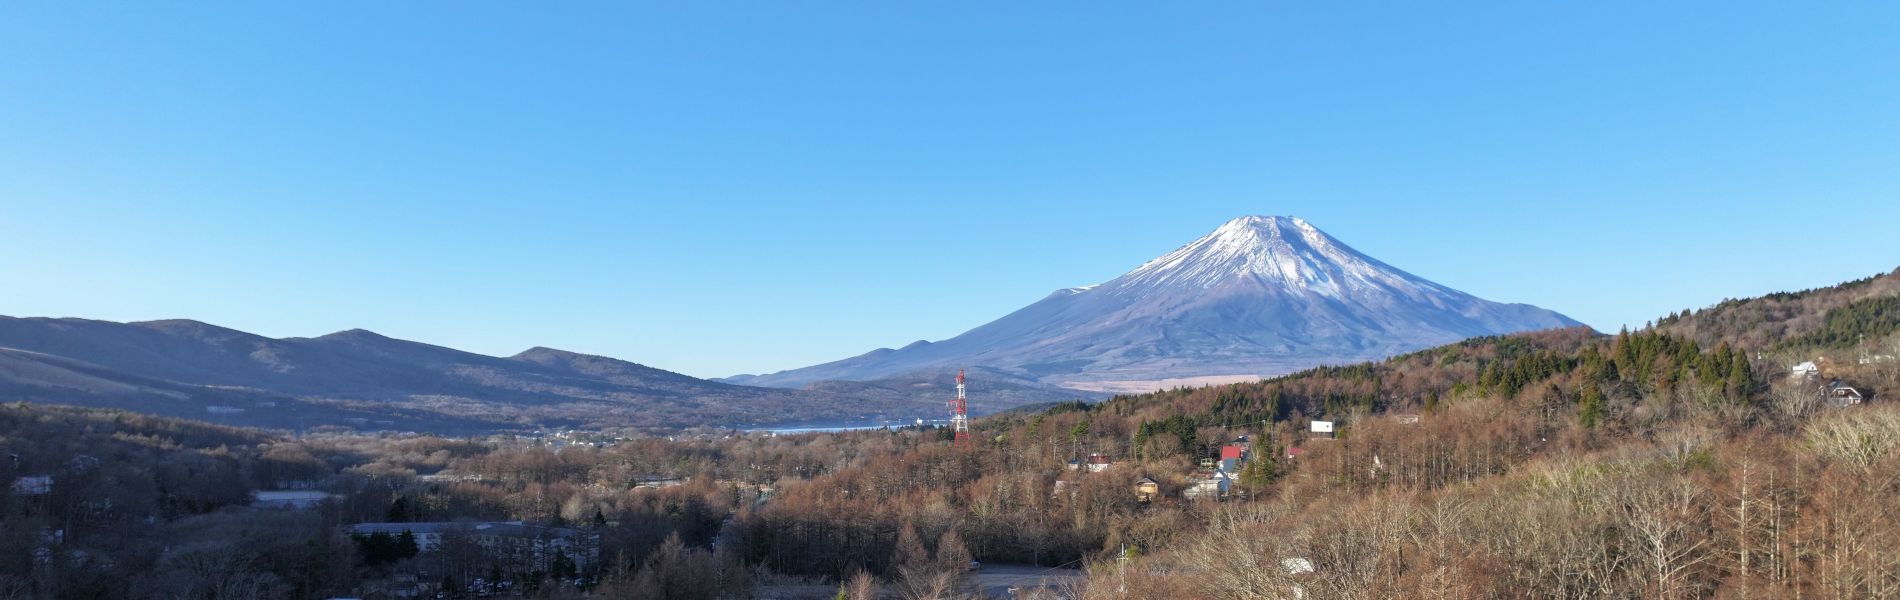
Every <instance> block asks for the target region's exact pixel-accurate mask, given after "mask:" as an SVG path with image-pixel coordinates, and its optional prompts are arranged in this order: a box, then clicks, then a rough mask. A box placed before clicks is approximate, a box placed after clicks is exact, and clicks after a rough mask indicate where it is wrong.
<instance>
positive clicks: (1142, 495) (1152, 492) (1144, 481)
mask: <svg viewBox="0 0 1900 600" xmlns="http://www.w3.org/2000/svg"><path fill="white" fill-rule="evenodd" d="M1160 494H1161V485H1160V484H1158V483H1155V480H1154V478H1153V477H1146V476H1144V477H1142V478H1141V479H1136V480H1135V501H1136V502H1140V503H1142V504H1147V503H1149V502H1153V501H1154V499H1155V496H1158V495H1160Z"/></svg>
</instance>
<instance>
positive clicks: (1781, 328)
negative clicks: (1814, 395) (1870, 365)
mask: <svg viewBox="0 0 1900 600" xmlns="http://www.w3.org/2000/svg"><path fill="white" fill-rule="evenodd" d="M1656 327H1657V328H1658V329H1660V330H1662V331H1665V332H1668V333H1671V334H1674V335H1679V336H1683V337H1686V338H1689V339H1692V340H1695V341H1697V342H1699V343H1701V344H1703V345H1710V344H1715V343H1718V342H1728V343H1730V344H1734V345H1739V346H1747V347H1750V348H1758V349H1760V350H1762V351H1765V352H1773V351H1788V352H1794V353H1796V354H1797V355H1800V354H1804V353H1813V352H1820V353H1822V354H1829V353H1839V352H1843V351H1853V352H1854V353H1855V354H1856V355H1857V354H1858V351H1860V350H1863V349H1864V350H1866V351H1868V352H1869V353H1874V354H1892V353H1893V350H1894V345H1893V340H1892V337H1893V334H1894V333H1895V332H1896V331H1900V269H1895V270H1894V271H1892V272H1890V273H1887V274H1885V275H1877V276H1874V277H1868V278H1866V279H1859V280H1855V281H1850V282H1847V283H1843V284H1840V285H1836V286H1831V287H1824V288H1816V289H1811V290H1802V291H1799V292H1781V293H1775V294H1769V295H1766V296H1762V297H1760V298H1750V299H1746V300H1723V301H1722V302H1720V303H1717V304H1715V305H1714V306H1710V307H1707V308H1703V309H1701V310H1690V309H1683V311H1682V312H1680V313H1676V314H1672V315H1666V316H1664V317H1663V318H1661V319H1658V320H1657V321H1656ZM1843 357H1845V356H1843Z"/></svg>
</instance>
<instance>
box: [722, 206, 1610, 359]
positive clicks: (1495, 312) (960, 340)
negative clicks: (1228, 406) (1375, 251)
mask: <svg viewBox="0 0 1900 600" xmlns="http://www.w3.org/2000/svg"><path fill="white" fill-rule="evenodd" d="M1579 325H1582V324H1581V323H1579V322H1577V321H1575V320H1573V319H1570V318H1569V317H1566V316H1563V315H1561V314H1559V313H1556V312H1553V311H1549V310H1545V309H1542V308H1538V307H1535V306H1531V305H1528V304H1514V303H1499V302H1491V301H1488V300H1484V299H1481V298H1477V297H1475V296H1472V295H1470V294H1466V293H1464V292H1460V291H1458V290H1454V289H1452V288H1449V287H1446V286H1443V285H1440V284H1437V283H1434V282H1431V281H1429V280H1426V279H1424V278H1421V277H1418V276H1415V275H1412V274H1410V273H1407V272H1405V271H1402V270H1400V269H1397V268H1396V267H1392V266H1391V265H1388V264H1386V263H1384V262H1381V261H1378V260H1376V259H1373V258H1371V257H1368V256H1366V255H1364V254H1361V253H1359V252H1358V251H1356V250H1354V249H1352V248H1351V247H1349V246H1347V245H1345V244H1344V243H1343V242H1340V241H1338V240H1337V239H1335V238H1333V237H1332V236H1330V235H1327V234H1326V233H1325V232H1323V231H1321V230H1320V229H1319V228H1318V227H1315V226H1313V225H1312V224H1311V223H1308V222H1306V221H1305V220H1304V219H1300V218H1298V217H1274V216H1246V217H1240V218H1236V219H1233V220H1230V221H1228V222H1226V223H1224V224H1222V225H1221V226H1220V227H1219V228H1216V229H1215V230H1214V231H1213V232H1211V233H1209V234H1207V235H1204V236H1202V237H1201V238H1199V239H1196V240H1194V241H1193V242H1190V243H1188V244H1186V245H1183V246H1181V247H1179V248H1177V249H1175V250H1174V251H1172V252H1169V253H1167V254H1163V255H1162V256H1160V257H1157V258H1155V259H1152V260H1149V261H1147V262H1145V263H1143V264H1142V265H1140V266H1138V267H1136V268H1135V269H1133V270H1131V271H1128V272H1127V273H1124V274H1123V275H1121V276H1118V277H1116V278H1114V279H1111V280H1109V281H1106V282H1103V283H1100V284H1096V285H1092V286H1081V287H1070V288H1060V289H1057V290H1056V291H1054V292H1052V293H1051V294H1049V295H1048V296H1046V297H1044V298H1043V299H1042V300H1039V301H1037V302H1035V303H1032V304H1030V305H1028V306H1025V307H1023V308H1021V309H1018V310H1016V311H1014V312H1012V313H1010V314H1007V315H1004V316H1002V317H1001V318H998V319H996V320H994V321H991V322H989V323H986V324H983V325H980V326H977V327H975V328H972V329H970V330H969V331H966V332H964V333H962V334H959V335H957V336H955V337H952V338H949V339H945V340H939V341H935V342H916V343H912V344H909V345H907V346H905V347H903V348H899V349H889V348H881V349H878V350H873V351H871V352H867V353H865V354H861V355H858V356H854V357H850V358H846V359H842V360H837V361H832V362H828V363H821V364H818V365H813V366H810V367H805V368H801V369H792V370H788V371H781V372H778V373H772V374H766V375H744V376H734V377H729V378H726V379H724V381H728V382H732V383H743V384H747V385H765V386H783V387H798V386H802V385H805V384H809V383H811V382H813V381H821V380H832V379H837V380H859V379H874V378H878V377H884V376H888V375H890V374H893V373H897V372H906V371H916V370H922V369H930V368H949V367H951V366H958V365H985V366H991V367H997V368H1000V369H1003V370H1005V371H1009V372H1011V373H1015V374H1018V375H1021V376H1025V377H1029V378H1032V379H1035V380H1038V381H1040V382H1042V383H1046V384H1050V385H1056V386H1060V387H1070V388H1083V389H1088V388H1090V386H1104V385H1117V384H1120V383H1127V382H1131V381H1132V382H1135V383H1139V382H1143V381H1159V380H1169V379H1182V378H1188V379H1192V378H1200V377H1224V378H1234V377H1253V376H1268V375H1275V374H1280V373H1285V372H1291V371H1294V370H1298V369H1301V368H1306V367H1311V366H1316V365H1319V364H1334V363H1345V362H1354V361H1359V360H1368V359H1375V358H1380V357H1383V356H1389V355H1392V354H1399V353H1403V352H1407V351H1411V350H1416V349H1419V348H1425V347H1430V346H1433V345H1437V344H1442V343H1447V342H1451V341H1455V340H1458V339H1463V338H1466V337H1471V336H1475V335H1492V334H1499V333H1511V332H1515V331H1525V330H1534V329H1550V328H1561V327H1575V326H1579ZM1095 389H1104V388H1101V387H1097V388H1095Z"/></svg>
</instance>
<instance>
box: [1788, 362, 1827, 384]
mask: <svg viewBox="0 0 1900 600" xmlns="http://www.w3.org/2000/svg"><path fill="white" fill-rule="evenodd" d="M1820 374H1821V367H1817V366H1815V365H1814V361H1811V360H1810V361H1807V362H1804V363H1801V364H1798V365H1795V366H1794V367H1793V368H1790V369H1789V373H1788V375H1789V376H1790V377H1793V378H1795V379H1810V378H1813V377H1817V376H1819V375H1820Z"/></svg>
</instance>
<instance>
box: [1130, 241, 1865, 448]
mask: <svg viewBox="0 0 1900 600" xmlns="http://www.w3.org/2000/svg"><path fill="white" fill-rule="evenodd" d="M1897 346H1900V270H1896V271H1895V272H1893V273H1888V274H1885V275H1881V276H1876V277H1870V278H1866V279H1861V280H1856V281H1850V282H1847V283H1843V284H1840V285H1837V286H1832V287H1827V288H1818V289H1811V290H1804V291H1800V292H1787V293H1775V294H1770V295H1767V296H1763V297H1760V298H1752V299H1743V300H1725V301H1722V302H1721V303H1719V304H1716V305H1714V306H1712V307H1709V308H1705V309H1701V310H1685V311H1683V312H1682V313H1678V314H1672V315H1668V316H1665V317H1663V318H1661V319H1658V320H1657V322H1656V324H1655V325H1654V326H1652V327H1649V328H1645V329H1641V330H1638V331H1634V332H1632V331H1623V332H1620V333H1617V334H1614V335H1604V334H1598V333H1595V332H1593V331H1591V330H1590V329H1588V328H1573V329H1562V330H1552V331H1543V332H1532V333H1524V334H1515V335H1506V336H1489V337H1479V338H1472V339H1468V340H1465V341H1462V342H1458V343H1455V344H1449V345H1445V346H1440V347H1437V348H1432V349H1428V350H1422V351H1419V352H1414V353H1410V354H1405V355H1401V356H1396V357H1393V358H1390V359H1387V360H1384V361H1380V362H1370V363H1361V364H1355V365H1348V366H1336V367H1320V368H1315V369H1309V370H1306V371H1301V372H1298V373H1294V374H1290V375H1286V376H1283V377H1277V378H1273V379H1268V380H1263V381H1258V382H1250V383H1239V384H1232V385H1223V386H1211V387H1203V388H1176V389H1173V390H1164V391H1157V392H1154V393H1150V394H1138V395H1124V396H1117V397H1115V398H1113V399H1111V400H1109V401H1107V402H1105V403H1104V405H1103V406H1102V410H1105V411H1110V412H1113V413H1116V414H1121V415H1128V416H1134V415H1142V416H1149V417H1155V418H1159V417H1161V416H1167V415H1185V416H1187V417H1189V418H1191V419H1193V421H1194V422H1195V423H1196V424H1198V425H1201V426H1248V425H1257V424H1259V423H1264V422H1276V421H1286V420H1291V419H1294V418H1295V417H1300V418H1322V419H1324V418H1331V419H1347V418H1350V417H1351V415H1353V414H1354V413H1355V412H1357V413H1377V412H1388V411H1390V412H1418V411H1425V412H1430V411H1433V410H1436V409H1438V408H1440V407H1441V406H1442V405H1444V404H1447V403H1451V402H1457V401H1459V400H1461V399H1470V398H1475V397H1481V396H1498V397H1503V398H1507V399H1512V400H1516V401H1519V402H1524V403H1532V404H1536V405H1539V406H1544V407H1546V408H1548V410H1547V411H1546V412H1548V413H1549V414H1550V415H1552V417H1553V418H1556V417H1557V416H1564V417H1566V418H1574V419H1578V420H1580V421H1581V422H1583V423H1584V424H1586V425H1590V426H1597V425H1599V424H1604V423H1605V422H1606V421H1607V422H1610V423H1612V424H1618V425H1624V426H1627V425H1629V424H1630V423H1628V421H1629V420H1631V419H1637V420H1641V419H1643V418H1648V417H1650V416H1653V415H1655V414H1658V413H1659V412H1666V411H1663V407H1661V406H1659V405H1661V404H1667V405H1669V406H1670V407H1672V408H1673V407H1675V405H1677V404H1678V402H1679V401H1680V402H1687V403H1688V405H1693V406H1695V407H1697V408H1698V409H1708V410H1719V409H1722V408H1723V407H1732V406H1739V405H1742V404H1747V403H1749V402H1751V401H1753V400H1756V399H1759V397H1761V396H1763V395H1765V394H1767V393H1768V392H1770V391H1771V390H1770V387H1769V384H1771V383H1773V382H1775V381H1776V380H1778V379H1780V378H1781V376H1783V375H1785V374H1786V373H1787V372H1788V369H1789V367H1790V366H1791V365H1793V364H1795V363H1798V362H1801V361H1806V360H1814V359H1815V358H1817V357H1818V358H1821V359H1822V360H1820V363H1821V368H1822V370H1823V374H1824V375H1826V376H1827V377H1828V378H1829V379H1834V378H1839V379H1843V380H1845V381H1846V382H1848V383H1850V384H1856V385H1860V386H1862V387H1864V388H1866V390H1865V391H1868V392H1875V393H1877V392H1880V391H1887V390H1895V389H1896V388H1900V380H1897V378H1896V373H1895V371H1896V369H1895V368H1893V367H1894V366H1895V365H1896V364H1900V363H1895V362H1893V357H1894V356H1895V355H1897V354H1900V352H1896V347H1897ZM1646 404H1647V405H1648V406H1647V408H1645V405H1646Z"/></svg>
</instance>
